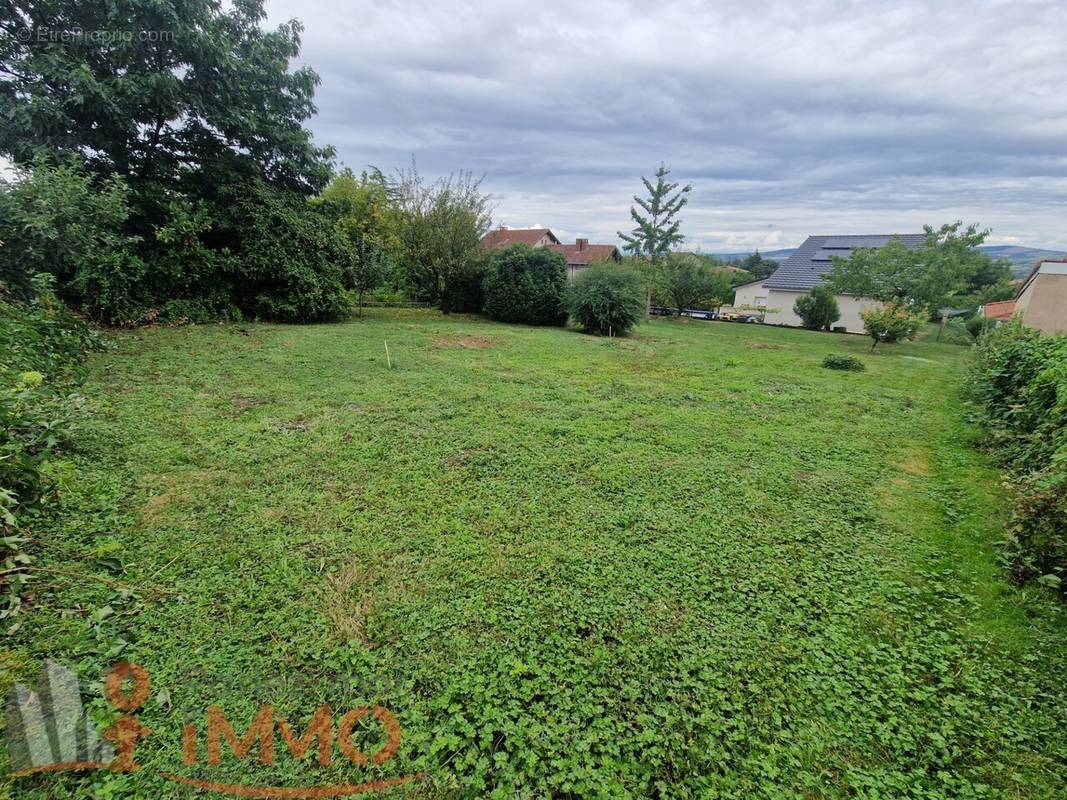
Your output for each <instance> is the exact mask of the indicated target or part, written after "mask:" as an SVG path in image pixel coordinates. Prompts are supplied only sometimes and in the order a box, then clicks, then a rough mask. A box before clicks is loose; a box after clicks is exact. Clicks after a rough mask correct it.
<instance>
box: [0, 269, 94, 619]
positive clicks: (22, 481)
mask: <svg viewBox="0 0 1067 800" xmlns="http://www.w3.org/2000/svg"><path fill="white" fill-rule="evenodd" d="M25 288H26V289H27V290H28V292H29V294H30V295H32V297H33V299H32V300H29V301H25V302H19V301H16V300H14V298H13V296H12V295H11V294H10V293H4V292H0V545H2V552H0V565H2V566H0V570H2V572H0V595H2V596H0V618H8V617H11V616H12V615H13V614H14V613H16V612H17V610H18V606H19V602H20V600H19V597H20V591H21V589H22V586H23V585H24V583H25V581H26V579H27V570H28V568H29V566H30V564H31V563H32V559H31V558H30V557H29V556H28V555H27V554H26V553H24V552H23V551H22V547H23V545H24V544H25V542H26V538H25V537H23V536H20V535H19V532H20V531H21V529H22V528H23V526H24V524H25V519H26V518H32V517H35V516H37V515H40V514H41V513H42V512H43V511H45V510H46V508H47V501H48V498H49V496H50V494H51V486H50V483H49V480H48V479H47V477H46V474H47V464H48V462H49V461H50V460H52V459H53V458H54V457H55V454H56V453H57V452H58V451H59V450H61V449H62V448H63V447H64V446H65V445H66V443H67V440H68V433H69V428H70V423H71V420H72V418H73V417H74V416H75V415H76V414H77V412H78V409H79V406H80V398H79V396H78V395H77V394H75V393H74V387H75V386H76V384H77V383H79V382H80V380H81V377H82V375H81V364H82V361H83V360H84V356H85V354H86V353H87V352H88V351H89V350H92V349H95V348H97V347H99V344H100V342H99V339H98V337H97V336H96V334H95V332H94V331H92V330H91V329H90V328H88V327H87V326H86V325H85V324H84V323H83V322H81V320H79V319H78V318H77V317H75V316H74V315H73V314H71V313H70V312H69V311H68V310H67V309H66V308H65V307H64V306H63V304H62V303H60V302H59V301H58V300H57V298H56V297H55V295H54V294H53V292H52V290H51V276H49V275H36V276H33V277H32V278H30V280H29V281H28V283H27V284H26V287H25Z"/></svg>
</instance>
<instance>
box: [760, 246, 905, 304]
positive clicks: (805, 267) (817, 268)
mask: <svg viewBox="0 0 1067 800" xmlns="http://www.w3.org/2000/svg"><path fill="white" fill-rule="evenodd" d="M894 235H897V236H899V237H900V239H901V240H902V241H903V242H904V244H905V246H907V247H919V246H921V245H922V243H923V242H924V241H926V235H925V234H922V233H904V234H891V233H887V234H878V235H873V236H809V237H808V238H807V239H805V240H804V243H803V244H802V245H800V247H798V248H797V250H796V252H794V253H793V255H791V256H789V258H787V259H786V260H785V261H783V262H782V265H781V266H780V267H778V269H777V270H776V271H775V272H774V274H773V275H771V276H770V277H769V278H767V280H765V281H764V282H763V285H764V286H766V287H767V288H768V289H800V290H804V291H806V290H808V289H813V288H815V287H816V286H818V285H819V284H820V283H822V280H823V277H824V276H825V275H826V273H828V272H829V271H830V268H831V267H832V266H833V262H832V261H831V259H832V258H833V257H834V256H841V257H842V258H848V257H849V255H851V253H852V251H853V250H854V249H856V248H859V247H873V248H879V247H884V246H885V245H887V244H889V242H890V241H892V239H893V238H894Z"/></svg>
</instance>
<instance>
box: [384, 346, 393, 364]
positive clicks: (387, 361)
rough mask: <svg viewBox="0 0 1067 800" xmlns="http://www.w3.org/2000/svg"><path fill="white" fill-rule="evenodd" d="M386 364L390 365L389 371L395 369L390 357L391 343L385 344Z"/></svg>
mask: <svg viewBox="0 0 1067 800" xmlns="http://www.w3.org/2000/svg"><path fill="white" fill-rule="evenodd" d="M385 363H386V364H387V365H388V367H389V369H392V368H393V359H392V357H391V356H390V355H389V342H386V343H385Z"/></svg>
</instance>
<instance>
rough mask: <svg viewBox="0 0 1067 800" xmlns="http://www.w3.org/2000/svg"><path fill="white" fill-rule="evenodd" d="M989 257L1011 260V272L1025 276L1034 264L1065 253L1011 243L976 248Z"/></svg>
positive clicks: (1062, 255) (1060, 256)
mask: <svg viewBox="0 0 1067 800" xmlns="http://www.w3.org/2000/svg"><path fill="white" fill-rule="evenodd" d="M978 249H979V250H981V251H982V252H983V253H986V254H988V256H989V257H990V258H994V259H995V258H1006V259H1008V261H1010V262H1011V274H1012V275H1014V276H1015V277H1016V278H1025V277H1026V276H1027V275H1029V274H1030V270H1032V269H1033V268H1034V264H1036V263H1037V262H1038V261H1043V260H1045V259H1049V258H1063V257H1064V256H1067V253H1064V252H1063V251H1057V250H1041V249H1039V248H1037V247H1017V246H1015V245H1011V244H984V245H982V246H981V247H979V248H978Z"/></svg>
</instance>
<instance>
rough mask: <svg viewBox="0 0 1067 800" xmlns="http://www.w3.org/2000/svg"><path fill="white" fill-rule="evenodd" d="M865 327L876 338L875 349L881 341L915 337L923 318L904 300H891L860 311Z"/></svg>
mask: <svg viewBox="0 0 1067 800" xmlns="http://www.w3.org/2000/svg"><path fill="white" fill-rule="evenodd" d="M860 319H862V320H863V329H864V330H865V331H866V332H867V335H868V336H870V337H871V339H873V340H874V343H873V344H872V345H871V349H872V350H873V349H874V348H875V347H877V346H878V343H879V342H903V341H907V340H908V339H913V338H915V335H916V334H917V333H918V332H919V330H920V329H921V328H922V325H923V320H922V317H920V316H919V315H918V314H915V313H914V312H912V311H911V310H910V309H909V308H908V307H907V305H905V304H904V303H903V302H889V303H886V304H885V305H883V306H880V307H875V308H868V309H864V310H863V311H861V312H860Z"/></svg>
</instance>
